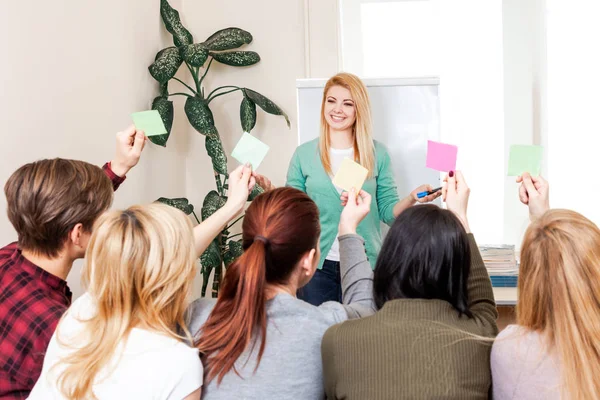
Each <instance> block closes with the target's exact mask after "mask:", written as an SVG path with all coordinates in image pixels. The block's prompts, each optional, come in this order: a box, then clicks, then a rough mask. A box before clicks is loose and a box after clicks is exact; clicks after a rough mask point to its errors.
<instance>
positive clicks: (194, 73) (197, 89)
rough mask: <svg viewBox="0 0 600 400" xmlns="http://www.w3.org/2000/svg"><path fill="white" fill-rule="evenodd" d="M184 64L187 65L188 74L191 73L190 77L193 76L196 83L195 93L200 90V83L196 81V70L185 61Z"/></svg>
mask: <svg viewBox="0 0 600 400" xmlns="http://www.w3.org/2000/svg"><path fill="white" fill-rule="evenodd" d="M185 65H187V67H188V69H189V70H190V74H192V77H193V78H194V83H195V84H196V93H198V92H200V84H199V83H198V72H197V71H196V70H195V69H194V68H192V66H191V65H190V64H188V63H185Z"/></svg>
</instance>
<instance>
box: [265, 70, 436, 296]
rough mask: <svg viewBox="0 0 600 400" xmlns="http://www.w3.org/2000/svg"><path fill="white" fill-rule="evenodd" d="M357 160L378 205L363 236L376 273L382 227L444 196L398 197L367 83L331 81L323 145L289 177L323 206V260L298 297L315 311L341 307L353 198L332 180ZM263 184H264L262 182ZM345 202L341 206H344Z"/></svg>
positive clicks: (293, 166)
mask: <svg viewBox="0 0 600 400" xmlns="http://www.w3.org/2000/svg"><path fill="white" fill-rule="evenodd" d="M346 157H347V158H350V159H353V160H354V161H355V162H357V163H359V164H360V165H362V166H363V167H365V168H366V169H368V170H369V175H368V177H367V180H366V182H365V183H364V186H363V187H362V189H363V190H364V191H366V192H367V193H369V194H370V195H371V197H372V199H373V202H372V203H371V210H370V212H369V215H367V217H366V218H365V219H364V220H363V222H362V223H361V224H360V225H359V227H358V230H357V233H358V235H360V236H362V237H363V238H364V239H365V247H366V251H367V257H368V259H369V262H370V264H371V267H372V268H374V267H375V260H377V254H378V253H379V249H380V248H381V242H382V239H381V225H380V221H383V222H384V223H386V224H388V225H390V226H391V224H392V223H393V222H394V220H395V218H396V217H397V216H398V215H400V213H401V212H402V211H404V210H406V209H407V208H409V207H411V206H413V205H414V204H415V203H417V202H421V203H425V202H430V201H433V200H434V199H435V198H437V197H438V196H439V195H440V194H441V193H440V192H437V193H436V194H433V195H430V196H427V197H424V198H422V199H418V198H417V193H418V192H420V191H426V190H431V186H429V185H422V186H419V187H418V188H417V189H415V190H413V191H412V192H411V193H410V194H409V195H408V196H406V197H405V198H403V199H402V200H400V199H399V197H398V192H397V189H396V183H395V182H394V177H393V174H392V166H391V162H390V156H389V154H388V152H387V150H386V149H385V147H384V146H383V145H382V144H381V143H379V142H377V141H374V140H373V136H372V127H371V105H370V101H369V95H368V93H367V88H366V87H365V85H364V83H363V82H362V81H361V80H360V79H359V78H358V77H357V76H355V75H352V74H348V73H340V74H337V75H335V76H334V77H332V78H331V79H329V81H328V82H327V84H326V85H325V89H324V91H323V102H322V105H321V132H320V135H319V138H318V139H315V140H312V141H310V142H308V143H305V144H303V145H301V146H300V147H298V148H297V149H296V152H295V153H294V156H293V157H292V161H291V163H290V167H289V170H288V174H287V186H291V187H294V188H296V189H300V190H302V191H303V192H305V193H307V194H308V195H309V196H310V197H311V198H312V199H313V200H314V201H315V203H316V204H317V206H318V207H319V212H320V222H321V242H320V250H321V257H320V260H319V263H318V270H317V272H316V274H315V276H314V277H313V279H312V280H311V281H310V282H309V283H308V285H306V286H305V287H304V288H302V289H301V290H300V291H299V292H298V297H299V298H301V299H303V300H305V301H307V302H308V303H310V304H313V305H317V306H318V305H320V304H321V303H323V302H326V301H331V300H334V301H338V302H339V301H341V296H342V292H341V284H340V252H339V242H338V239H337V236H338V224H339V222H340V214H341V212H342V209H343V205H344V204H345V202H346V201H347V192H344V193H343V194H342V189H341V188H339V187H337V186H335V185H334V184H333V182H332V178H333V176H334V175H335V173H336V172H337V170H338V169H339V167H340V165H341V163H342V160H343V159H344V158H346ZM258 182H259V183H261V181H260V179H259V180H258ZM340 196H341V200H342V201H341V203H340Z"/></svg>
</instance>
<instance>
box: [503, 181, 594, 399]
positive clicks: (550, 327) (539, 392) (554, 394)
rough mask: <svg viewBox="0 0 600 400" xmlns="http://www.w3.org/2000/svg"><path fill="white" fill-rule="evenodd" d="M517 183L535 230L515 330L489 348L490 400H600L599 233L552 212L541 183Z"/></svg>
mask: <svg viewBox="0 0 600 400" xmlns="http://www.w3.org/2000/svg"><path fill="white" fill-rule="evenodd" d="M519 181H522V184H521V188H520V198H521V201H522V202H523V203H524V204H527V205H528V207H529V215H530V218H531V220H532V223H531V225H530V226H529V228H528V229H527V232H526V233H525V237H524V238H523V244H522V245H521V265H520V267H519V284H518V286H519V287H518V290H519V299H518V303H517V309H516V311H517V324H516V325H509V326H508V327H507V328H506V329H505V330H503V331H502V332H501V333H500V334H499V335H498V337H497V338H496V341H495V342H494V346H493V348H492V358H491V363H492V364H491V367H492V381H493V386H494V389H493V392H494V399H496V400H504V399H524V400H527V399H548V400H552V399H575V400H584V399H585V400H587V399H600V379H599V377H600V230H599V229H598V227H597V226H596V225H595V224H594V223H593V222H591V221H590V220H589V219H587V218H585V217H584V216H582V215H581V214H578V213H576V212H575V211H570V210H560V209H555V210H550V207H549V201H548V193H549V192H548V183H547V182H546V181H545V180H544V179H543V178H541V177H536V178H533V177H531V176H530V175H529V174H523V177H522V178H519Z"/></svg>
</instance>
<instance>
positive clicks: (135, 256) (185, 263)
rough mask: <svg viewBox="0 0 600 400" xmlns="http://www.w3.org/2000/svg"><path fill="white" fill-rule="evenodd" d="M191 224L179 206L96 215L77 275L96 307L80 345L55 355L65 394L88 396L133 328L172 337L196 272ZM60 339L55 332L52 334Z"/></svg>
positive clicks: (181, 323) (179, 328)
mask: <svg viewBox="0 0 600 400" xmlns="http://www.w3.org/2000/svg"><path fill="white" fill-rule="evenodd" d="M195 258H196V253H195V248H194V242H193V229H192V224H191V222H190V221H189V219H188V218H187V217H186V216H185V215H184V214H183V213H182V212H181V211H179V210H177V209H175V208H172V207H169V206H166V205H162V204H151V205H147V206H133V207H130V208H128V209H127V210H124V211H111V212H108V213H106V214H104V215H102V216H101V217H100V218H99V219H98V222H97V224H96V226H95V229H94V233H93V234H92V237H91V239H90V243H89V246H88V250H87V253H86V260H85V264H84V270H83V280H84V283H85V284H86V286H87V290H88V292H89V294H90V296H91V298H92V301H93V302H94V305H95V306H96V310H97V311H96V313H95V315H94V317H92V318H91V319H89V320H86V321H85V323H84V332H81V336H80V338H82V341H83V346H82V347H81V348H78V350H77V351H75V352H74V353H72V354H71V355H69V356H68V357H67V358H65V359H64V360H63V362H64V363H65V364H66V366H67V369H66V370H65V372H64V373H63V374H62V375H61V378H60V384H61V388H62V390H63V392H64V393H65V394H68V396H67V397H69V398H88V396H89V394H90V391H91V390H92V383H93V381H94V377H95V376H96V375H97V374H98V373H99V372H100V371H101V370H102V368H105V367H107V365H108V363H109V361H110V359H111V357H112V356H113V352H114V351H115V349H117V348H118V345H119V343H120V342H121V341H122V340H124V339H126V338H127V335H128V334H129V332H130V330H131V329H132V328H133V327H140V328H144V329H149V330H152V331H156V332H159V333H161V334H164V335H167V336H171V337H173V338H180V332H185V333H186V336H187V338H188V339H189V340H191V335H190V334H189V332H187V329H186V324H185V321H184V314H185V310H186V308H187V305H188V295H189V292H190V287H191V282H192V281H193V279H194V275H195V272H196V264H195ZM59 340H60V336H59Z"/></svg>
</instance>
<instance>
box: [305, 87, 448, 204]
mask: <svg viewBox="0 0 600 400" xmlns="http://www.w3.org/2000/svg"><path fill="white" fill-rule="evenodd" d="M326 82H327V79H298V80H297V81H296V89H297V104H298V144H302V143H305V142H307V141H309V140H312V139H315V138H317V137H318V136H319V124H320V113H321V101H322V98H323V88H324V87H325V83H326ZM363 82H364V83H365V85H366V86H367V89H368V91H369V97H370V99H371V112H372V119H373V138H374V139H375V140H378V141H379V142H381V143H383V144H384V145H385V146H386V148H387V150H388V152H389V154H390V157H391V159H392V167H393V172H394V178H395V180H396V184H397V185H398V194H399V196H400V198H404V197H405V196H407V195H408V194H409V193H410V192H411V191H412V190H414V189H415V188H416V187H418V186H419V185H422V184H430V185H431V186H433V187H438V186H441V185H440V173H439V172H438V171H434V170H432V169H429V168H426V167H425V161H426V157H427V140H436V141H439V139H440V112H439V83H440V81H439V79H438V78H397V79H363ZM436 203H437V204H438V205H439V204H440V199H439V198H438V199H437V200H436Z"/></svg>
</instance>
